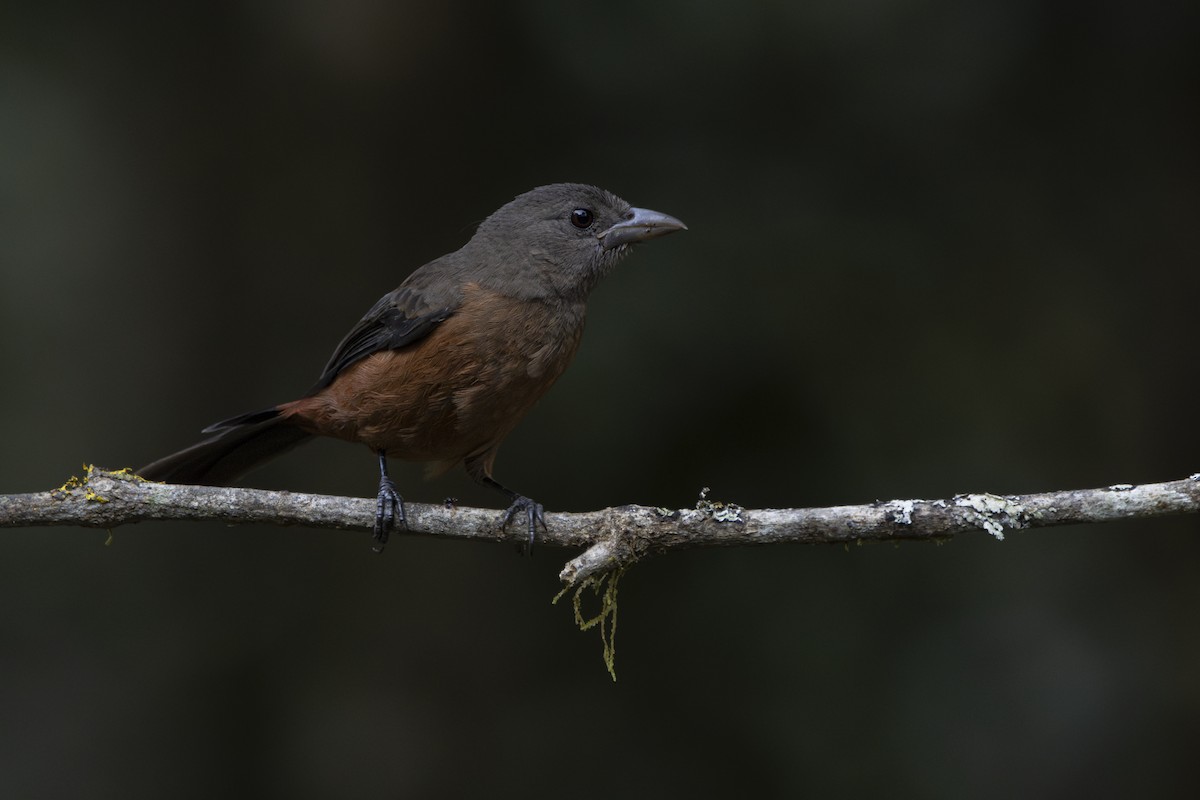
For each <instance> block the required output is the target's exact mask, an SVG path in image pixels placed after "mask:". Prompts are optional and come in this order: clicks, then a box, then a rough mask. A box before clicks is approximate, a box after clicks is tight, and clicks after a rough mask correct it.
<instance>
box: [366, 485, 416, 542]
mask: <svg viewBox="0 0 1200 800" xmlns="http://www.w3.org/2000/svg"><path fill="white" fill-rule="evenodd" d="M397 519H399V520H400V526H401V527H404V528H407V527H408V518H407V517H405V516H404V498H403V497H401V496H400V493H399V492H398V491H396V484H395V483H393V482H392V479H391V478H389V477H388V476H386V475H384V476H382V477H381V478H380V479H379V495H378V496H377V497H376V499H375V530H374V539H375V545H374V546H373V547H372V548H371V549H372V550H374V551H375V552H376V553H382V552H383V546H384V545H386V544H387V540H388V535H389V534H390V533H391V532H392V530H393V529H394V528H395V527H396V520H397Z"/></svg>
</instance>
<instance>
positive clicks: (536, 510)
mask: <svg viewBox="0 0 1200 800" xmlns="http://www.w3.org/2000/svg"><path fill="white" fill-rule="evenodd" d="M522 512H524V514H525V519H526V520H528V522H529V540H528V542H527V543H525V545H524V546H522V547H521V551H522V552H523V553H525V555H529V554H530V553H532V552H533V539H534V536H535V535H536V534H537V526H538V525H539V524H540V525H541V526H542V530H545V529H546V517H545V509H543V508H542V504H541V503H536V502H534V501H533V500H530V499H529V498H528V497H525V496H524V495H520V494H518V495H514V496H513V501H512V505H511V506H509V507H508V510H507V511H505V512H504V522H503V524H502V525H501V527H503V528H507V527H508V523H510V522H512V521H513V518H514V517H516V516H517V515H518V514H520V513H522Z"/></svg>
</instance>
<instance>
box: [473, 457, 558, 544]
mask: <svg viewBox="0 0 1200 800" xmlns="http://www.w3.org/2000/svg"><path fill="white" fill-rule="evenodd" d="M476 480H477V481H479V482H480V483H482V484H483V485H484V486H490V487H492V488H493V489H495V490H497V491H500V492H504V494H506V495H508V496H509V498H510V499H511V500H512V505H510V506H509V507H508V510H507V511H505V512H504V521H503V522H502V523H501V527H503V528H507V527H508V523H510V522H512V521H513V518H514V517H515V516H517V514H520V513H522V512H524V514H525V519H526V520H527V521H528V523H529V541H528V543H527V544H526V545H525V546H524V547H523V548H521V549H522V550H523V552H524V553H525V555H529V554H530V553H532V552H533V539H534V536H535V535H536V534H537V526H538V525H539V524H540V525H541V526H542V529H543V530H545V528H546V516H545V509H543V508H542V504H541V503H538V502H535V501H533V500H530V499H529V498H528V497H526V496H525V495H523V494H517V493H516V492H514V491H513V490H512V489H509V488H508V487H506V486H504V485H503V484H502V483H500V482H499V481H497V480H495V479H494V478H493V477H492V476H491V475H480V476H479V477H477V478H476Z"/></svg>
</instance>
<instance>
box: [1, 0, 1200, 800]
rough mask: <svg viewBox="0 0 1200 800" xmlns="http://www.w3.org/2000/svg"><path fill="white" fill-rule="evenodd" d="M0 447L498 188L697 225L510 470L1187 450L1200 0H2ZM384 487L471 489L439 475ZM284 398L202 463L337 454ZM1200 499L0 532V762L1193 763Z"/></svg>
mask: <svg viewBox="0 0 1200 800" xmlns="http://www.w3.org/2000/svg"><path fill="white" fill-rule="evenodd" d="M2 13H3V23H2V24H0V73H2V75H3V81H2V82H0V281H2V283H0V334H2V335H0V353H2V357H3V363H4V366H5V369H4V377H3V386H4V391H3V392H2V393H0V426H2V430H3V438H4V443H5V446H4V457H3V459H2V460H0V491H3V492H18V491H33V490H42V489H46V488H49V487H51V486H57V485H59V484H60V483H62V482H63V480H65V479H66V478H67V477H68V476H69V475H71V474H73V473H75V474H78V473H79V470H80V467H79V465H80V463H81V462H84V461H87V462H96V463H98V464H101V465H104V466H108V467H120V466H137V465H140V464H143V463H145V462H147V461H150V460H152V459H153V458H156V457H158V456H160V455H163V454H164V453H166V452H169V451H172V450H175V449H177V448H179V447H182V446H184V445H187V444H190V443H191V442H192V441H194V440H195V438H196V436H197V433H198V431H199V429H200V428H201V427H203V426H204V425H205V424H207V423H209V422H212V421H214V420H217V419H221V418H224V417H226V416H229V415H232V414H236V413H239V412H242V411H246V410H251V409H254V408H258V407H261V406H264V405H267V404H270V403H274V402H277V401H281V400H285V399H290V398H291V397H293V396H294V395H296V393H298V392H301V391H303V390H304V389H306V388H307V387H308V385H309V384H310V382H311V381H312V380H313V379H314V378H315V376H316V375H317V373H318V372H319V370H320V368H321V366H322V364H323V363H324V361H325V359H326V358H327V357H328V355H329V353H330V352H331V350H332V348H333V346H334V345H335V344H336V343H337V341H338V340H339V339H340V338H341V336H342V335H343V334H344V333H345V331H346V330H347V329H348V328H349V326H350V325H352V324H353V323H354V322H355V321H356V320H357V319H358V317H359V316H360V315H361V314H362V313H363V311H365V310H366V309H367V308H368V307H369V306H370V304H371V303H372V302H373V301H374V300H375V299H376V298H377V297H378V296H379V295H380V294H382V293H383V292H385V291H387V290H389V289H391V288H392V287H394V286H395V285H396V284H397V283H399V282H400V280H401V279H403V277H404V276H405V275H406V274H407V273H408V272H409V271H411V270H412V269H414V268H415V267H417V266H419V265H420V264H422V263H424V262H425V261H427V260H429V259H430V258H433V257H435V256H437V255H440V254H442V253H444V252H447V251H449V250H452V249H455V248H457V247H458V246H459V245H460V244H461V243H462V242H463V241H465V239H466V238H467V237H468V236H469V235H470V233H471V232H472V231H473V229H474V226H475V224H476V223H477V222H478V221H479V220H480V219H482V218H483V217H484V216H486V215H487V214H488V213H490V212H491V211H492V210H494V209H495V208H496V207H498V206H499V205H501V204H502V203H504V202H505V201H507V200H508V199H510V198H511V197H512V196H514V195H516V194H518V193H519V192H522V191H524V190H526V189H528V188H531V187H533V186H536V185H539V184H543V183H548V182H553V181H561V180H572V181H585V182H592V183H596V184H599V185H602V186H604V187H605V188H608V189H611V190H612V191H614V192H616V193H618V194H620V195H622V196H623V197H625V199H627V200H629V201H630V202H632V203H634V204H635V205H642V206H648V207H651V208H655V209H659V210H662V211H666V212H668V213H671V214H674V215H676V216H678V217H680V218H682V219H683V220H685V221H686V222H687V223H688V224H689V225H690V227H691V230H690V231H689V232H687V233H685V234H681V235H678V236H673V237H670V238H669V239H665V240H662V241H657V242H653V243H651V244H648V245H645V246H643V247H642V248H640V249H639V251H638V252H636V253H635V254H634V256H633V257H632V258H631V259H630V260H629V261H626V262H625V263H624V264H623V265H622V267H621V268H620V269H619V270H618V271H617V272H616V273H615V274H614V275H612V276H611V277H610V278H609V279H608V280H607V282H606V283H605V284H604V285H602V286H601V287H600V289H599V290H598V291H597V293H596V295H595V296H594V297H593V302H592V305H591V315H590V316H591V319H590V322H589V330H588V335H587V336H586V337H585V339H584V344H583V348H582V350H581V353H580V356H579V358H578V359H577V361H576V363H575V365H574V367H573V368H572V369H571V370H570V371H569V372H568V373H567V375H566V377H565V378H564V379H563V380H562V381H561V382H560V383H559V385H558V386H557V387H556V388H555V390H554V391H552V392H551V393H550V395H549V396H548V397H547V398H546V399H545V400H544V401H543V402H542V403H541V405H540V406H539V407H538V408H537V409H536V410H535V412H534V413H533V414H532V415H531V416H530V417H529V418H528V419H527V420H526V421H525V422H524V423H523V424H522V426H521V427H520V428H518V430H517V432H516V434H515V435H514V436H513V437H511V438H510V439H509V441H508V442H507V444H506V445H505V447H504V449H503V450H502V451H501V455H500V459H499V462H498V469H497V475H498V477H499V478H500V479H501V480H503V481H504V482H506V483H507V484H509V485H512V486H514V487H517V488H519V489H520V490H521V491H523V492H526V493H528V494H530V495H532V496H534V497H536V498H537V499H539V500H541V501H542V502H544V503H545V504H546V506H547V508H550V509H554V510H582V509H593V508H600V507H603V506H607V505H614V504H620V503H630V502H636V503H647V504H655V505H664V506H675V507H679V506H688V505H691V504H692V503H694V502H695V500H696V498H697V495H698V492H699V490H700V489H701V488H702V487H704V486H711V487H713V493H712V496H713V497H714V498H715V499H721V500H728V501H734V502H737V503H740V504H742V505H744V506H748V507H758V506H776V507H779V506H804V505H828V504H836V503H847V502H867V501H871V500H874V499H890V498H894V497H945V496H949V495H951V494H954V493H956V492H966V491H992V492H998V493H1010V492H1028V491H1039V490H1050V489H1060V488H1078V487H1086V486H1097V485H1107V484H1111V483H1118V482H1148V481H1157V480H1168V479H1176V478H1180V477H1184V476H1186V475H1188V474H1190V473H1193V472H1196V471H1197V470H1200V461H1198V460H1197V458H1198V456H1197V444H1198V438H1200V436H1198V434H1197V428H1196V424H1195V420H1196V397H1197V389H1198V388H1200V364H1198V361H1197V297H1198V295H1200V278H1198V276H1197V270H1196V267H1197V262H1198V258H1197V257H1198V255H1200V234H1198V231H1200V225H1197V215H1198V212H1200V125H1198V124H1197V113H1196V109H1197V98H1198V97H1200V92H1198V89H1200V81H1198V77H1200V63H1198V62H1200V47H1198V46H1197V45H1198V44H1200V36H1198V34H1200V12H1198V7H1197V6H1195V5H1194V4H1187V3H1155V4H1139V5H1131V4H1128V3H1116V2H1096V3H1088V4H1079V3H1061V2H1028V1H1027V0H1026V1H1021V0H1018V1H1017V2H1012V1H1011V0H1008V1H1007V2H998V1H997V0H987V1H986V2H980V3H971V4H959V3H950V2H897V3H886V2H873V1H872V0H860V1H859V2H850V3H846V2H819V3H780V2H749V1H748V2H739V3H721V2H697V0H692V1H691V2H681V1H680V0H668V1H666V2H656V3H635V2H628V1H627V0H612V1H611V2H607V3H595V4H577V3H557V2H549V1H548V0H525V1H524V2H517V3H483V2H468V1H467V0H450V1H449V2H441V3H436V4H407V3H384V2H371V1H370V0H344V2H341V3H337V4H333V3H322V2H312V1H311V0H309V1H306V2H295V3H283V2H261V3H235V2H220V1H218V2H204V3H200V2H182V3H172V4H162V3H148V2H141V3H124V4H109V3H83V2H71V1H70V0H64V1H62V2H56V1H55V0H46V1H45V2H39V3H14V4H10V5H9V6H8V7H7V8H6V9H5V10H4V11H3V12H2ZM394 474H395V475H396V477H397V478H398V479H399V481H400V486H401V490H402V491H403V493H404V494H405V496H406V497H408V498H409V499H412V500H420V501H428V502H438V501H440V500H441V499H442V498H443V497H445V496H447V495H453V496H456V497H458V498H459V499H460V500H461V501H462V502H464V503H470V504H483V505H491V506H496V507H499V506H500V505H501V503H500V500H499V498H498V497H496V496H495V495H493V494H492V493H490V492H487V491H483V490H480V489H477V488H476V487H473V486H472V485H471V484H470V482H469V481H468V480H467V479H466V477H465V476H464V475H462V474H461V472H455V473H453V474H451V475H449V476H446V477H444V478H440V479H438V480H436V481H432V482H427V481H424V480H423V478H422V476H421V471H420V468H419V467H418V466H402V465H400V464H397V465H395V473H394ZM375 480H376V473H375V462H374V459H373V458H372V457H371V456H370V454H369V453H367V452H366V451H365V450H359V449H357V448H354V447H351V446H349V445H345V444H342V443H337V442H319V443H315V444H313V445H310V446H308V447H306V448H304V449H302V450H300V451H297V452H296V453H294V454H292V455H290V456H288V457H286V458H284V459H282V460H280V461H278V462H277V463H275V464H272V465H271V466H270V467H268V468H266V469H263V470H262V471H260V472H258V473H256V474H254V475H253V476H252V478H251V480H250V481H249V483H251V484H253V485H258V486H264V487H278V488H290V489H294V490H305V491H318V492H325V493H331V494H353V495H360V496H365V495H369V494H371V493H373V491H374V487H375ZM1198 528H1200V523H1198V521H1197V520H1196V518H1194V517H1193V518H1176V519H1167V520H1158V521H1150V522H1139V523H1131V524H1113V525H1108V526H1104V527H1077V528H1070V529H1061V530H1045V531H1035V532H1027V533H1020V532H1017V533H1013V534H1011V535H1010V536H1009V539H1008V540H1007V541H1005V542H1003V543H997V542H995V541H993V540H991V539H990V537H987V536H985V535H983V534H980V535H978V536H964V537H961V538H959V539H958V540H956V541H954V542H952V543H950V544H947V545H944V546H941V547H937V546H933V545H929V546H920V545H914V546H903V547H896V548H893V547H889V546H878V545H877V546H864V547H862V548H855V549H852V550H850V551H846V550H844V549H842V548H834V547H831V548H812V547H792V548H771V549H769V550H768V549H763V550H750V549H746V550H741V551H738V550H729V551H712V552H693V553H684V554H679V555H674V556H671V557H668V558H662V559H659V560H651V561H648V562H646V563H644V564H642V565H640V566H638V567H637V568H636V569H634V570H633V571H632V572H631V573H630V574H629V575H627V576H626V578H625V580H624V582H623V583H622V586H621V595H620V599H621V617H620V629H619V633H618V637H617V668H618V675H619V682H618V683H616V684H613V683H612V682H611V681H610V679H609V677H608V675H607V673H606V672H605V670H604V667H603V664H602V663H601V658H600V642H599V641H598V639H597V637H596V636H595V635H594V634H592V633H588V634H583V633H580V632H578V631H576V630H575V628H574V626H573V624H572V621H571V617H570V610H569V608H564V607H562V606H558V607H554V606H551V605H550V598H551V597H552V596H553V595H554V593H555V592H556V591H557V588H558V584H557V579H556V575H557V572H558V570H559V568H560V567H561V564H562V563H563V562H564V561H565V560H566V559H567V558H569V557H570V555H571V554H570V553H569V552H567V551H557V550H552V549H546V548H543V549H541V550H540V551H538V552H536V553H535V555H534V557H533V558H532V559H521V558H517V557H516V556H514V555H513V554H512V551H511V549H510V548H508V547H496V546H490V545H479V544H461V543H450V542H442V541H430V540H417V539H412V538H407V537H401V538H400V539H398V540H395V541H394V543H393V544H392V545H391V546H390V547H389V549H388V552H387V553H386V555H385V556H383V557H382V558H375V557H373V556H371V555H370V553H369V549H368V537H367V536H366V535H365V534H364V535H357V534H344V533H331V532H321V531H307V530H284V529H275V528H271V527H261V528H254V527H242V528H222V527H218V526H212V527H205V526H198V525H185V524H174V525H142V526H139V527H134V528H121V529H118V530H116V531H114V532H113V540H112V542H111V544H109V545H108V546H105V539H106V534H105V533H104V532H102V531H100V532H97V531H86V530H70V529H61V530H58V529H55V530H51V529H47V530H22V531H9V532H6V533H5V534H4V535H3V542H4V558H3V559H2V562H0V608H2V609H3V611H2V612H0V707H2V708H3V709H4V713H3V721H2V723H0V732H2V733H0V736H2V738H0V783H2V784H3V785H4V787H5V789H4V793H5V794H6V795H8V796H12V797H32V796H86V797H131V796H164V795H167V794H169V795H170V796H181V797H189V796H196V797H211V796H215V795H218V794H220V795H223V796H248V797H249V796H254V797H268V796H287V797H345V798H352V797H382V796H392V797H397V796H409V797H412V796H439V795H441V796H446V795H478V794H483V793H485V792H486V793H487V794H489V795H509V794H517V793H520V794H521V795H539V794H548V793H549V792H550V791H553V792H554V793H555V794H556V795H562V794H564V793H568V794H571V795H576V796H583V797H592V796H606V797H611V796H636V795H643V794H650V793H655V794H662V793H667V794H669V795H671V796H692V797H709V796H720V797H724V796H730V795H731V794H733V793H735V792H736V793H738V796H770V795H783V794H788V795H793V796H794V795H798V794H801V793H804V794H809V795H818V796H825V797H829V796H860V797H861V796H878V795H881V794H884V793H886V794H887V796H891V797H926V798H928V797H946V798H954V797H967V796H969V797H977V798H978V797H984V798H986V797H1013V796H1021V797H1079V796H1088V797H1103V796H1129V795H1133V794H1136V795H1137V796H1157V797H1167V796H1172V795H1175V796H1191V795H1190V791H1194V789H1195V786H1196V785H1197V778H1198V777H1200V768H1197V767H1196V765H1195V753H1194V751H1195V742H1196V741H1197V735H1200V688H1198V686H1200V684H1198V683H1197V680H1196V675H1197V670H1198V668H1200V630H1198V627H1197V622H1196V620H1197V615H1198V613H1200V580H1198V578H1200V539H1198V537H1197V534H1198V533H1200V530H1198Z"/></svg>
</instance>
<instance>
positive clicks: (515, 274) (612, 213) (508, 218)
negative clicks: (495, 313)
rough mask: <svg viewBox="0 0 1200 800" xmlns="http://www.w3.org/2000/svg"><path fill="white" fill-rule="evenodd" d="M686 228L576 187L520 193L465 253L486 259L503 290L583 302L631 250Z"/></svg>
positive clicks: (657, 214) (555, 186) (601, 192)
mask: <svg viewBox="0 0 1200 800" xmlns="http://www.w3.org/2000/svg"><path fill="white" fill-rule="evenodd" d="M686 229H687V226H686V225H684V224H683V223H682V222H680V221H679V220H678V219H676V218H675V217H672V216H669V215H667V214H663V213H661V212H658V211H650V210H649V209H645V208H634V207H633V206H631V205H629V203H626V202H625V201H624V200H622V199H621V198H619V197H617V196H616V195H614V194H612V193H611V192H606V191H604V190H603V189H599V188H597V187H595V186H588V185H586V184H581V183H555V184H551V185H549V186H539V187H538V188H536V189H533V190H531V191H528V192H525V193H524V194H522V195H520V196H518V197H516V198H515V199H513V200H512V201H511V202H509V203H507V204H506V205H504V206H502V207H501V208H500V209H499V210H497V211H496V212H495V213H494V214H492V215H491V216H490V217H488V218H487V219H486V220H484V221H483V223H482V224H480V226H479V230H478V231H476V233H475V236H474V237H473V238H472V239H471V242H470V244H469V245H468V246H467V247H468V248H470V249H472V250H476V255H477V256H478V255H480V254H481V252H482V251H486V252H487V253H488V254H489V257H488V259H487V260H489V261H491V262H492V264H493V274H494V275H495V277H496V278H497V279H499V280H500V281H502V282H503V283H504V285H505V287H506V288H509V287H510V286H511V288H515V289H520V288H521V286H522V284H524V285H526V286H527V288H528V290H529V292H530V293H538V292H542V293H545V292H552V293H554V294H558V295H560V296H563V297H578V298H579V299H582V298H583V297H585V296H586V295H587V293H588V292H590V291H591V289H592V287H593V286H595V284H596V281H598V280H599V279H600V278H601V277H602V276H603V275H604V274H605V273H606V272H608V270H609V269H611V268H612V267H613V265H614V264H616V263H617V262H618V261H619V260H620V259H621V257H622V256H624V255H625V254H627V253H628V252H629V249H630V247H631V246H632V245H634V244H636V243H638V242H644V241H646V240H648V239H654V238H657V237H659V236H665V235H666V234H668V233H673V232H674V231H679V230H686Z"/></svg>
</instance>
